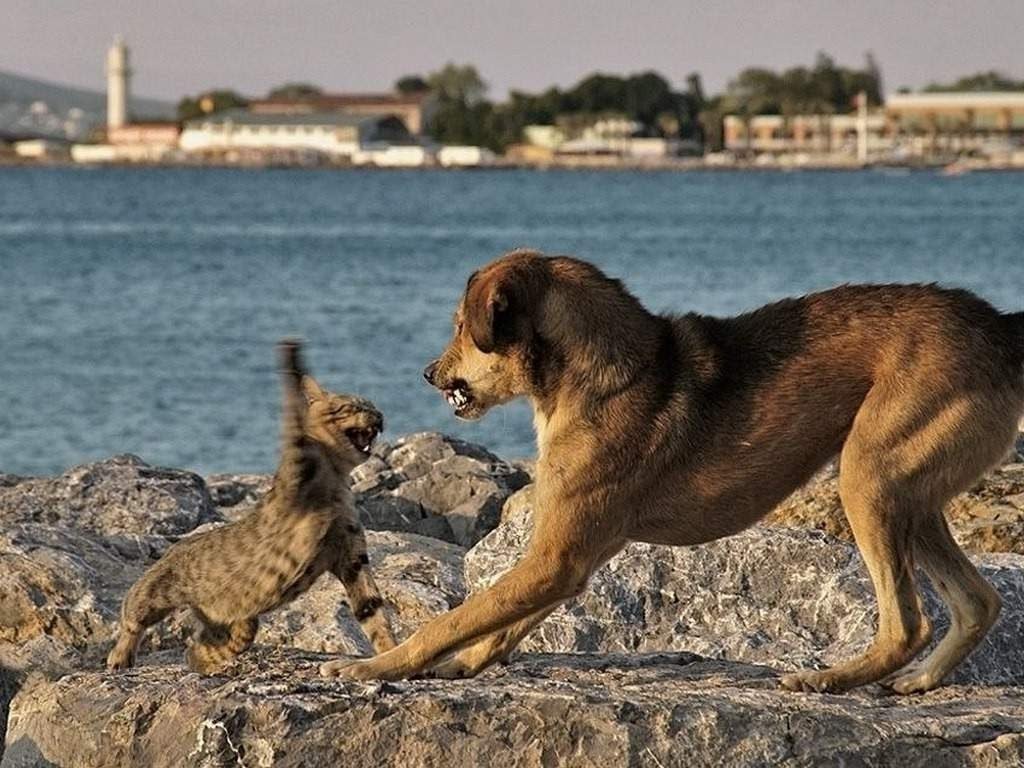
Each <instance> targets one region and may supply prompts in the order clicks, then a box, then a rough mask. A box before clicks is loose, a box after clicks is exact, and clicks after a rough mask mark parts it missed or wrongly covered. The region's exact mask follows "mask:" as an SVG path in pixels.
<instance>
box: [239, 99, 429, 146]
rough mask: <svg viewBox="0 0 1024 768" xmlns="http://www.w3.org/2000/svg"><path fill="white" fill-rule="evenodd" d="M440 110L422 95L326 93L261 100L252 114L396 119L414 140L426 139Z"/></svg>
mask: <svg viewBox="0 0 1024 768" xmlns="http://www.w3.org/2000/svg"><path fill="white" fill-rule="evenodd" d="M436 108H437V99H436V97H434V95H433V94H431V93H429V92H422V93H408V94H403V93H322V94H313V95H308V96H300V97H295V98H276V99H258V100H256V101H251V102H249V111H251V112H253V113H254V114H259V115H303V114H305V115H310V114H322V113H327V112H342V113H345V114H348V115H361V116H364V117H379V116H381V115H393V116H394V117H397V118H398V119H399V120H401V121H402V122H403V123H404V124H405V127H406V129H407V130H408V131H409V133H411V134H412V135H414V136H422V135H423V133H424V132H425V131H426V128H427V125H428V124H429V122H430V119H431V118H432V117H433V115H434V112H435V111H436Z"/></svg>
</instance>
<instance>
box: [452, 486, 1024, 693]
mask: <svg viewBox="0 0 1024 768" xmlns="http://www.w3.org/2000/svg"><path fill="white" fill-rule="evenodd" d="M528 500H529V491H528V490H526V489H524V490H523V491H520V492H519V494H517V495H516V496H514V497H512V499H510V500H509V502H508V505H509V506H510V507H512V508H513V509H514V511H513V512H511V513H510V514H507V515H506V518H505V520H504V522H503V523H502V524H501V526H500V527H499V528H498V529H496V530H495V531H494V532H492V533H491V534H490V535H489V536H487V537H486V538H485V539H484V540H483V541H481V542H480V543H479V544H478V545H477V546H476V547H474V548H473V549H472V550H470V551H469V552H468V553H467V555H466V559H465V568H466V584H467V586H468V587H469V589H470V591H477V590H479V589H481V588H483V587H484V586H486V585H487V584H489V583H491V582H492V581H493V580H495V579H496V578H497V577H498V576H500V575H501V574H502V573H504V572H505V571H506V570H508V568H510V567H511V566H512V565H513V564H514V563H515V562H516V560H517V559H518V557H519V554H520V553H521V552H522V551H523V550H524V548H525V546H526V542H527V541H528V539H529V536H530V533H531V530H532V513H531V509H530V505H529V503H528ZM975 562H976V563H978V565H979V567H980V568H981V570H982V573H983V574H984V575H985V577H986V578H988V579H989V580H990V581H991V582H992V583H993V584H994V585H995V587H996V589H998V590H999V593H1000V594H1001V595H1002V597H1003V601H1004V608H1003V613H1002V615H1001V617H1000V620H999V622H998V623H997V624H996V626H995V627H994V628H993V629H992V631H991V632H990V633H989V635H988V637H987V638H986V640H985V642H984V643H983V644H982V645H981V647H979V649H978V650H977V651H976V652H975V653H974V654H973V655H972V656H971V657H970V658H968V660H967V661H966V662H964V663H963V664H962V665H961V666H960V667H959V668H958V669H957V671H956V672H955V673H954V676H953V678H952V679H953V680H954V681H961V682H973V683H985V684H1008V683H1013V684H1024V644H1022V643H1021V642H1020V638H1021V637H1022V636H1024V557H1022V556H1020V555H1005V554H1004V555H994V554H993V555H981V556H977V557H975ZM926 607H927V609H928V611H929V613H930V614H931V615H932V616H933V617H935V619H936V621H935V628H936V636H937V637H938V636H939V635H941V633H942V632H943V631H944V629H945V626H946V619H945V616H944V615H942V608H941V605H940V603H939V601H938V600H937V598H936V597H935V596H934V594H933V593H932V592H931V591H930V589H928V590H927V594H926ZM876 615H877V613H876V605H875V600H874V593H873V591H872V588H871V585H870V581H869V579H868V576H867V573H866V571H865V569H864V567H863V564H862V562H861V559H860V556H859V554H858V553H857V551H856V549H855V548H854V547H852V546H851V545H849V544H847V543H845V542H842V541H839V540H837V539H834V538H832V537H830V536H827V535H826V534H823V533H821V532H820V531H813V530H799V529H783V528H778V529H776V528H767V527H765V528H758V527H755V528H752V529H749V530H747V531H744V532H743V533H741V534H739V535H737V536H733V537H731V538H728V539H723V540H720V541H717V542H712V543H710V544H705V545H702V546H697V547H664V546H653V545H649V544H631V545H629V546H628V547H627V548H626V549H625V550H624V551H623V552H621V553H620V554H619V555H617V556H616V557H614V558H613V559H612V560H611V561H610V562H609V563H608V565H606V566H605V567H604V568H602V569H601V570H600V571H598V572H597V573H596V574H595V575H594V577H593V579H592V580H591V583H590V586H589V588H588V589H587V591H586V592H585V593H584V594H583V595H582V596H581V597H580V598H579V599H577V600H575V601H573V602H571V603H569V604H568V605H566V606H564V607H562V608H560V609H558V610H557V611H555V612H554V613H553V614H552V615H551V616H550V617H549V618H548V619H547V620H546V621H545V622H544V623H543V624H542V625H541V626H540V627H539V628H538V629H537V630H535V631H534V632H533V634H532V635H530V637H528V638H527V639H526V641H524V643H523V644H522V646H521V648H522V649H523V650H524V651H549V652H563V651H587V652H592V651H655V650H659V651H660V650H687V651H691V652H695V653H700V654H702V655H706V656H710V657H713V658H723V659H731V660H735V661H743V662H751V663H763V664H770V665H772V666H774V667H776V668H779V669H784V668H785V669H791V668H797V667H806V666H824V665H829V664H832V663H835V662H837V661H840V660H842V659H844V658H847V657H849V656H851V655H854V654H856V653H859V652H861V651H862V650H863V649H864V648H865V647H866V646H867V644H868V642H869V641H870V639H871V637H872V635H873V633H874V626H875V619H876Z"/></svg>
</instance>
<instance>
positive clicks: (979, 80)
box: [924, 69, 1024, 91]
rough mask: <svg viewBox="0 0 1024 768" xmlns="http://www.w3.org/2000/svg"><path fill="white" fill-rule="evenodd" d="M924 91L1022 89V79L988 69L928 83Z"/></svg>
mask: <svg viewBox="0 0 1024 768" xmlns="http://www.w3.org/2000/svg"><path fill="white" fill-rule="evenodd" d="M924 90H925V91H1024V80H1014V79H1013V78H1012V77H1009V76H1007V75H1006V74H1004V73H1002V72H998V71H996V70H994V69H993V70H989V71H987V72H976V73H974V74H973V75H967V76H966V77H961V78H959V79H958V80H955V81H954V82H952V83H930V84H929V85H927V86H925V88H924Z"/></svg>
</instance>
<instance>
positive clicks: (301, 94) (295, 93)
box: [267, 83, 323, 101]
mask: <svg viewBox="0 0 1024 768" xmlns="http://www.w3.org/2000/svg"><path fill="white" fill-rule="evenodd" d="M322 93H323V89H322V88H320V86H318V85H313V84H312V83H285V84H284V85H279V86H278V87H277V88H272V89H271V91H270V93H268V94H267V98H268V99H283V100H287V101H298V100H301V99H308V98H310V97H311V96H319V95H321V94H322Z"/></svg>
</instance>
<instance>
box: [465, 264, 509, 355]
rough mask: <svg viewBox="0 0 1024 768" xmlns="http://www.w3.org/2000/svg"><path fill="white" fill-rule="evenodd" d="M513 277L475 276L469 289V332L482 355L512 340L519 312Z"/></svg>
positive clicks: (467, 290)
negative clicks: (516, 305)
mask: <svg viewBox="0 0 1024 768" xmlns="http://www.w3.org/2000/svg"><path fill="white" fill-rule="evenodd" d="M511 278H512V275H508V274H506V275H495V276H494V277H490V278H479V277H477V276H476V275H475V274H474V275H473V277H471V278H470V282H469V285H468V286H467V287H466V302H465V307H464V317H465V321H466V329H467V330H468V331H469V335H470V338H472V339H473V343H474V344H476V346H477V349H479V350H480V351H481V352H485V353H488V352H493V351H494V350H495V348H496V347H498V346H499V345H500V344H501V343H502V342H503V341H507V339H508V335H509V331H510V330H511V325H512V323H511V316H512V313H513V312H514V311H515V291H514V289H515V286H514V284H513V282H512V279H511Z"/></svg>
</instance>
